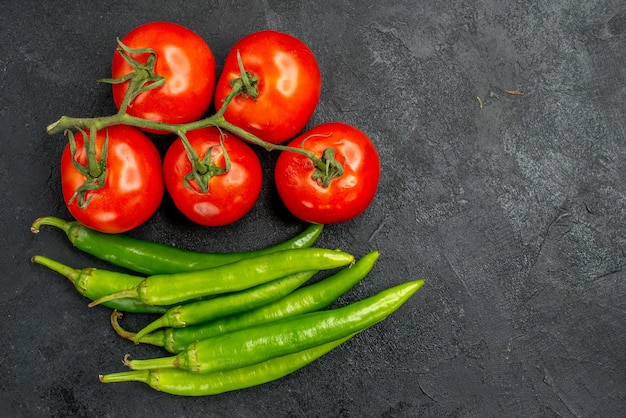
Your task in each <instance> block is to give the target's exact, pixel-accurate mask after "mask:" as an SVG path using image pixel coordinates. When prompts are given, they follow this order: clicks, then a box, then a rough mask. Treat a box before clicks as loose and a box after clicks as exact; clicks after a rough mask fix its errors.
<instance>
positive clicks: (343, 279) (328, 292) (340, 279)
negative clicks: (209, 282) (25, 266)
mask: <svg viewBox="0 0 626 418" xmlns="http://www.w3.org/2000/svg"><path fill="white" fill-rule="evenodd" d="M379 256H380V252H378V251H372V252H370V253H369V254H366V255H364V256H363V257H361V258H360V259H359V260H357V261H356V263H354V265H352V266H350V267H347V268H343V269H342V270H340V271H339V272H337V273H335V274H333V275H332V276H329V277H327V278H325V279H323V280H320V281H318V282H316V283H313V284H310V285H308V286H305V287H302V288H300V289H296V290H295V291H294V292H292V293H290V294H289V295H287V296H285V297H284V298H282V299H280V300H277V301H276V302H273V303H270V304H268V305H264V306H262V307H260V308H257V309H253V310H250V311H247V312H244V313H241V314H238V315H233V316H229V317H226V318H220V319H217V320H214V321H210V322H207V323H206V324H202V325H196V326H189V327H185V328H166V329H164V330H160V331H156V332H153V333H151V334H147V335H144V336H143V337H141V338H137V337H136V334H134V333H132V332H128V331H126V330H124V329H123V328H122V327H120V325H119V323H118V319H119V318H120V316H121V315H120V314H119V313H117V312H113V314H112V315H111V324H112V326H113V328H114V329H115V331H116V332H117V333H118V335H120V336H121V337H124V338H127V339H129V340H133V341H136V342H140V343H146V344H152V345H156V346H159V347H164V348H165V349H166V350H167V351H169V352H170V353H174V354H176V353H179V352H181V351H183V350H184V349H185V348H186V347H187V346H188V345H189V344H191V343H193V342H195V341H199V340H204V339H207V338H210V337H215V336H217V335H222V334H226V333H228V332H233V331H236V330H239V329H243V328H248V327H251V326H255V325H261V324H264V323H268V322H273V321H277V320H279V319H284V318H288V317H292V316H295V315H298V314H303V313H307V312H314V311H318V310H321V309H324V308H326V307H328V306H329V305H330V304H331V303H333V302H334V301H335V300H337V298H339V296H341V295H343V294H344V293H346V292H347V291H348V290H350V289H351V288H352V287H354V285H356V284H357V283H358V282H359V281H361V280H362V279H363V278H364V277H365V276H366V275H367V274H368V273H369V272H370V271H371V269H372V268H373V267H374V264H375V263H376V261H377V260H378V257H379Z"/></svg>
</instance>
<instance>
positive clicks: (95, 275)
mask: <svg viewBox="0 0 626 418" xmlns="http://www.w3.org/2000/svg"><path fill="white" fill-rule="evenodd" d="M32 261H33V262H35V263H37V264H41V265H42V266H45V267H48V268H49V269H51V270H53V271H56V272H57V273H60V274H62V275H63V276H65V277H67V278H68V279H69V280H70V282H72V284H73V285H74V287H75V288H76V290H78V292H79V293H80V294H81V295H83V296H85V297H87V298H89V299H91V300H96V299H98V298H101V297H103V296H105V295H109V294H111V293H113V292H119V291H122V290H124V289H132V288H133V287H135V286H137V285H138V284H139V283H141V282H142V280H143V277H138V276H133V275H130V274H124V273H115V274H114V276H115V277H114V278H113V277H112V274H111V272H109V271H107V270H98V269H95V268H86V269H75V268H72V267H69V266H66V265H65V264H62V263H59V262H58V261H55V260H52V259H50V258H48V257H45V256H43V255H36V256H34V257H33V258H32ZM104 306H106V307H108V308H111V309H117V310H118V311H122V312H132V313H165V312H166V311H167V308H166V307H163V306H149V305H146V304H145V303H142V302H140V301H138V300H137V299H132V298H123V299H116V300H112V301H110V302H106V303H104Z"/></svg>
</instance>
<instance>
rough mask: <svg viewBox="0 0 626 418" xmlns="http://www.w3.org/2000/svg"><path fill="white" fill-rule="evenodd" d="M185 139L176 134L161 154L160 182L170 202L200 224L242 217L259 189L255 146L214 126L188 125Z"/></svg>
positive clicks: (214, 224) (227, 221) (259, 179)
mask: <svg viewBox="0 0 626 418" xmlns="http://www.w3.org/2000/svg"><path fill="white" fill-rule="evenodd" d="M185 139H186V141H184V140H183V139H182V138H181V137H179V138H178V139H176V141H174V142H173V143H172V145H171V146H170V148H169V149H168V150H167V153H166V154H165V158H164V159H163V173H164V179H165V186H166V188H167V190H168V192H169V194H170V196H171V197H172V200H173V201H174V204H175V205H176V207H177V208H178V209H179V210H180V211H181V212H182V213H183V214H184V215H185V216H186V217H187V218H188V219H190V220H192V221H193V222H196V223H198V224H201V225H206V226H222V225H227V224H230V223H232V222H235V221H237V220H238V219H240V218H242V217H243V216H244V215H245V214H247V213H248V212H249V211H250V210H251V209H252V208H253V207H254V204H255V203H256V201H257V198H258V197H259V194H260V192H261V184H262V169H261V163H260V161H259V158H258V156H257V154H256V152H255V151H254V150H253V149H252V148H251V147H250V146H249V145H247V144H246V143H244V142H243V141H241V140H239V139H237V138H236V137H235V136H233V135H230V134H228V133H226V132H223V131H220V130H219V129H217V128H215V127H207V128H201V129H196V130H192V131H189V132H187V134H186V135H185ZM190 155H191V159H190ZM192 161H193V162H192Z"/></svg>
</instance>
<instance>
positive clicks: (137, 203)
mask: <svg viewBox="0 0 626 418" xmlns="http://www.w3.org/2000/svg"><path fill="white" fill-rule="evenodd" d="M107 134H108V151H107V157H106V180H105V183H104V186H103V187H102V188H101V189H99V190H94V191H88V192H87V193H86V195H85V200H88V199H90V200H89V203H88V205H87V207H85V208H84V209H83V208H81V207H79V200H78V198H76V197H75V196H74V193H75V192H76V190H77V189H78V188H79V187H80V186H81V185H82V184H83V183H84V182H85V180H86V177H85V176H84V175H83V174H81V172H80V171H78V170H77V169H76V168H75V167H74V165H73V163H72V153H71V150H70V147H69V144H68V145H67V146H66V147H65V150H64V151H63V155H62V157H61V186H62V190H63V198H64V200H65V203H66V205H67V208H68V210H69V211H70V213H71V214H72V216H74V218H76V220H77V221H79V222H81V223H83V224H85V225H87V226H88V227H90V228H93V229H96V230H98V231H101V232H107V233H119V232H126V231H129V230H131V229H133V228H135V227H137V226H139V225H141V224H142V223H144V222H145V221H146V220H148V218H149V217H150V216H152V214H153V213H154V212H155V211H156V209H157V208H158V206H159V204H160V203H161V199H162V198H163V193H164V185H163V174H162V167H161V155H160V154H159V152H158V150H157V148H156V147H155V146H154V144H153V143H152V141H150V139H149V138H148V137H147V136H146V135H145V134H144V133H142V132H141V131H139V130H138V129H136V128H133V127H130V126H123V125H116V126H111V127H109V128H106V129H102V130H100V131H98V134H97V138H96V150H97V152H96V157H97V158H98V159H100V158H101V152H102V145H103V143H104V139H105V137H106V136H107ZM75 140H76V155H75V159H76V161H77V162H78V163H79V164H81V165H83V166H85V165H86V164H87V153H86V150H85V145H84V143H85V141H84V138H83V135H82V134H81V133H80V132H79V133H77V134H76V135H75ZM73 197H74V198H73ZM70 200H71V202H70Z"/></svg>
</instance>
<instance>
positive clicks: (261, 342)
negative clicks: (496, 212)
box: [124, 280, 424, 373]
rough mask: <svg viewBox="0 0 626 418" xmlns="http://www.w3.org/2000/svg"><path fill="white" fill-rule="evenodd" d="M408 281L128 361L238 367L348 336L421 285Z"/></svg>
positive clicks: (142, 365) (138, 365)
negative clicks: (166, 353)
mask: <svg viewBox="0 0 626 418" xmlns="http://www.w3.org/2000/svg"><path fill="white" fill-rule="evenodd" d="M423 283H424V282H423V281H422V280H416V281H411V282H407V283H404V284H401V285H398V286H395V287H392V288H389V289H387V290H384V291H382V292H380V293H378V294H377V295H374V296H371V297H369V298H366V299H363V300H361V301H358V302H355V303H353V304H351V305H347V306H344V307H342V308H337V309H332V310H326V311H319V312H312V313H307V314H302V315H298V316H295V317H292V318H288V319H284V320H281V321H276V322H272V323H269V324H264V325H259V326H255V327H251V328H246V329H243V330H239V331H234V332H231V333H228V334H224V335H221V336H218V337H213V338H207V339H205V340H201V341H197V342H195V343H192V344H190V345H189V346H188V347H187V348H186V349H185V351H182V352H181V353H179V354H177V355H175V356H170V357H162V358H154V359H146V360H128V359H127V358H126V359H124V362H125V364H126V365H127V366H128V367H129V368H130V369H132V370H143V369H157V368H169V367H177V368H181V369H185V370H189V371H191V372H194V373H210V372H215V371H219V370H228V369H236V368H239V367H245V366H249V365H251V364H256V363H260V362H262V361H266V360H269V359H271V358H275V357H279V356H284V355H287V354H290V353H294V352H296V351H302V350H305V349H307V348H311V347H314V346H317V345H321V344H325V343H328V342H330V341H334V340H338V339H340V338H344V337H347V336H349V335H351V334H354V333H356V332H359V331H361V330H364V329H366V328H367V327H370V326H372V325H374V324H376V323H377V322H380V321H382V320H383V319H385V318H386V317H387V316H388V315H390V314H391V313H392V312H394V311H395V310H396V309H398V308H399V307H400V306H402V304H403V303H404V302H406V300H407V299H408V298H410V297H411V296H412V295H413V294H414V293H415V292H416V291H417V290H418V289H419V288H420V287H421V286H422V285H423Z"/></svg>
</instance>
